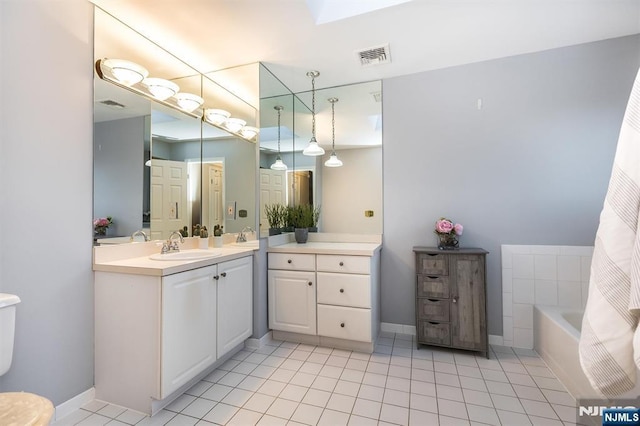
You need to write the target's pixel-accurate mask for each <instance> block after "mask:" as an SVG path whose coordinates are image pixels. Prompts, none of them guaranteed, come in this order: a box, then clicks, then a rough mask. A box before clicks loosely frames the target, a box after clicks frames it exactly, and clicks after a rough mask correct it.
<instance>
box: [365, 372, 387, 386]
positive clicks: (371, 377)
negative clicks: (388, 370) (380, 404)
mask: <svg viewBox="0 0 640 426" xmlns="http://www.w3.org/2000/svg"><path fill="white" fill-rule="evenodd" d="M362 383H363V384H365V385H371V386H379V387H384V386H385V385H386V383H387V376H385V375H383V374H375V373H365V374H364V377H363V379H362Z"/></svg>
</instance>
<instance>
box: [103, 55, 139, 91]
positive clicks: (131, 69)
mask: <svg viewBox="0 0 640 426" xmlns="http://www.w3.org/2000/svg"><path fill="white" fill-rule="evenodd" d="M100 64H101V65H102V66H104V67H105V68H107V69H108V70H109V72H110V73H111V75H112V76H113V78H114V79H115V80H117V81H118V83H120V84H124V85H125V86H132V85H134V84H136V83H140V82H141V81H142V80H144V79H145V78H147V76H148V75H149V71H147V69H146V68H144V67H142V66H140V65H138V64H136V63H135V62H131V61H125V60H124V59H103V60H101V61H100Z"/></svg>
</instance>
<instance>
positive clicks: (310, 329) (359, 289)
mask: <svg viewBox="0 0 640 426" xmlns="http://www.w3.org/2000/svg"><path fill="white" fill-rule="evenodd" d="M333 245H334V246H335V247H336V249H335V251H338V252H340V253H337V254H332V253H330V252H331V251H332V250H331V246H332V244H331V243H324V244H318V247H319V249H318V252H316V253H313V251H314V245H313V244H312V243H307V245H305V246H304V247H301V248H299V249H298V248H297V247H296V246H295V245H294V246H289V247H291V252H290V253H286V252H283V251H284V247H278V246H276V247H275V248H274V250H277V251H276V252H269V254H268V268H269V272H268V274H269V275H268V299H269V328H271V330H273V337H274V338H276V339H282V340H293V341H300V342H303V343H308V344H321V345H326V346H332V347H340V348H346V349H354V350H361V351H368V352H372V351H373V349H374V346H375V340H376V338H377V336H378V333H379V331H380V309H379V292H380V284H379V267H380V266H379V265H380V263H379V262H380V251H379V249H378V247H379V246H378V245H373V247H374V248H372V249H371V254H368V255H362V254H353V255H351V254H344V253H345V252H347V253H348V252H349V250H348V249H344V248H343V247H345V245H341V244H340V243H334V244H333ZM341 248H342V249H341ZM296 250H304V252H303V253H299V252H298V253H296ZM362 251H363V250H357V252H358V253H361V252H362ZM327 252H329V253H327Z"/></svg>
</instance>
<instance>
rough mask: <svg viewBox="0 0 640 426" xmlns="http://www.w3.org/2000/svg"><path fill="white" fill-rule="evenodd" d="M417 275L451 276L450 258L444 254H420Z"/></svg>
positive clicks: (417, 261)
mask: <svg viewBox="0 0 640 426" xmlns="http://www.w3.org/2000/svg"><path fill="white" fill-rule="evenodd" d="M416 273H418V274H424V275H449V256H447V255H444V254H428V253H418V255H417V256H416Z"/></svg>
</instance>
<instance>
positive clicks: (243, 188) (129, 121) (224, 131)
mask: <svg viewBox="0 0 640 426" xmlns="http://www.w3.org/2000/svg"><path fill="white" fill-rule="evenodd" d="M94 39H95V48H94V55H95V58H96V60H97V61H98V60H104V59H105V58H119V59H126V60H128V61H132V62H134V63H136V64H139V65H143V66H144V67H145V68H146V69H147V70H148V72H149V76H150V77H151V76H152V77H153V78H162V79H165V80H168V81H170V82H172V83H174V84H176V85H177V86H178V87H179V93H190V94H194V95H196V97H200V98H201V99H202V100H203V101H204V102H203V104H201V105H199V106H198V107H196V109H194V110H189V109H187V110H183V109H182V108H181V107H179V106H181V104H179V102H178V101H177V99H178V96H173V97H171V98H169V99H168V100H166V101H159V100H157V99H154V98H153V97H152V96H147V94H146V93H142V91H136V89H135V87H136V86H131V87H123V85H119V84H113V82H112V81H110V80H109V79H108V78H100V77H103V76H102V75H101V70H103V68H101V67H100V65H98V66H97V67H96V70H97V72H96V74H97V75H96V78H95V89H94V90H95V103H94V217H96V218H99V217H107V216H110V217H112V218H113V225H112V226H111V227H110V229H109V234H108V235H107V237H115V238H105V239H102V240H101V242H103V243H107V242H126V241H128V240H129V238H128V237H129V236H130V235H131V234H132V233H134V232H135V231H137V230H144V231H145V232H146V233H147V235H149V236H150V237H151V239H165V238H167V237H168V236H169V235H170V233H171V232H173V231H176V230H182V229H184V228H186V233H187V234H188V235H189V236H192V235H193V234H194V228H195V227H196V226H197V225H200V226H207V228H208V229H209V230H210V232H211V231H212V230H213V229H214V228H215V227H216V226H220V227H223V229H224V232H239V231H241V230H242V229H245V228H247V227H251V228H255V227H256V224H257V208H256V193H255V186H256V185H255V180H256V177H255V171H256V168H257V167H256V143H255V141H256V140H257V137H258V136H257V135H256V134H251V133H250V132H251V131H252V130H257V109H256V108H255V107H253V106H252V105H251V104H250V103H249V102H246V101H243V100H242V99H240V98H239V97H238V96H235V95H234V94H232V93H231V92H230V91H228V90H226V89H225V88H224V87H222V86H221V85H220V84H219V83H218V82H216V81H215V80H214V79H212V78H210V77H211V76H208V75H203V74H200V73H198V72H197V71H195V70H194V69H192V68H191V67H190V66H188V65H187V64H185V63H184V62H182V61H181V60H179V59H178V58H176V57H175V56H173V55H171V54H170V53H168V52H166V51H164V50H163V49H161V48H159V47H158V46H156V45H155V44H153V43H152V42H150V41H149V40H147V39H146V38H144V37H142V36H141V35H140V34H138V33H137V32H135V31H134V30H132V29H131V28H129V27H128V26H126V25H125V24H124V23H122V22H120V21H119V20H117V19H115V18H114V17H112V16H111V15H109V14H107V13H106V12H104V11H102V10H101V9H99V8H96V9H95V37H94ZM98 64H100V63H99V62H98ZM254 68H255V72H254V73H255V79H256V80H257V64H256V65H254ZM109 71H111V70H110V69H108V70H107V71H105V73H108V72H109ZM229 72H230V71H227V72H226V73H229ZM147 88H150V86H147ZM139 92H140V93H139ZM177 104H179V105H177ZM212 110H223V111H226V113H228V115H229V116H230V117H231V118H233V119H235V123H234V124H239V127H238V128H236V129H233V128H231V127H229V128H227V123H224V124H221V123H219V122H216V121H215V118H214V117H215V114H211V115H210V114H208V112H209V111H212ZM229 123H230V121H229Z"/></svg>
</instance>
